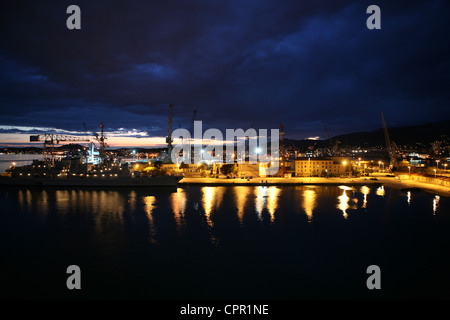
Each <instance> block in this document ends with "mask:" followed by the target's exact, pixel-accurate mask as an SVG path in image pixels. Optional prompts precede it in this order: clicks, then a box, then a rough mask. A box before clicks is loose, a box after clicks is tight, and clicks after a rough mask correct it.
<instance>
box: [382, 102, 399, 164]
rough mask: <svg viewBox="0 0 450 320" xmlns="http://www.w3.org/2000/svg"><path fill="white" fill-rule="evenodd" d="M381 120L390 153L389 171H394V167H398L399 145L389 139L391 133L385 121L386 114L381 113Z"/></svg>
mask: <svg viewBox="0 0 450 320" xmlns="http://www.w3.org/2000/svg"><path fill="white" fill-rule="evenodd" d="M381 120H382V121H383V132H384V140H385V142H386V149H387V152H388V153H389V158H390V160H391V161H390V163H389V169H391V170H393V169H394V167H395V166H396V165H397V154H396V151H397V149H398V147H397V145H396V144H395V143H394V142H392V141H391V140H390V138H389V132H388V129H387V125H386V120H385V119H384V113H383V111H381Z"/></svg>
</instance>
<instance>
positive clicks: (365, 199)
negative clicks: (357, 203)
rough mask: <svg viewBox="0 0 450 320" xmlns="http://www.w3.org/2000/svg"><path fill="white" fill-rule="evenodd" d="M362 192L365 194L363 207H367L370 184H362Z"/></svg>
mask: <svg viewBox="0 0 450 320" xmlns="http://www.w3.org/2000/svg"><path fill="white" fill-rule="evenodd" d="M361 193H362V194H363V195H364V200H363V205H362V208H367V195H368V194H369V193H370V188H369V187H368V186H362V187H361Z"/></svg>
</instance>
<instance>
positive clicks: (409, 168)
mask: <svg viewBox="0 0 450 320" xmlns="http://www.w3.org/2000/svg"><path fill="white" fill-rule="evenodd" d="M408 170H409V175H411V167H410V166H408Z"/></svg>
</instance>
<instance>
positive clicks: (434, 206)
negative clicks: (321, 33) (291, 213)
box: [433, 195, 441, 215]
mask: <svg viewBox="0 0 450 320" xmlns="http://www.w3.org/2000/svg"><path fill="white" fill-rule="evenodd" d="M440 199H441V197H439V196H438V195H435V196H434V199H433V215H434V214H436V211H437V209H438V206H439V200H440Z"/></svg>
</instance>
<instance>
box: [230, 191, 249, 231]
mask: <svg viewBox="0 0 450 320" xmlns="http://www.w3.org/2000/svg"><path fill="white" fill-rule="evenodd" d="M250 190H251V189H250V188H249V187H245V186H237V187H234V193H235V197H236V207H237V214H238V218H239V221H240V222H241V223H242V221H243V219H244V211H245V205H246V203H247V198H248V196H249V195H250Z"/></svg>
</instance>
